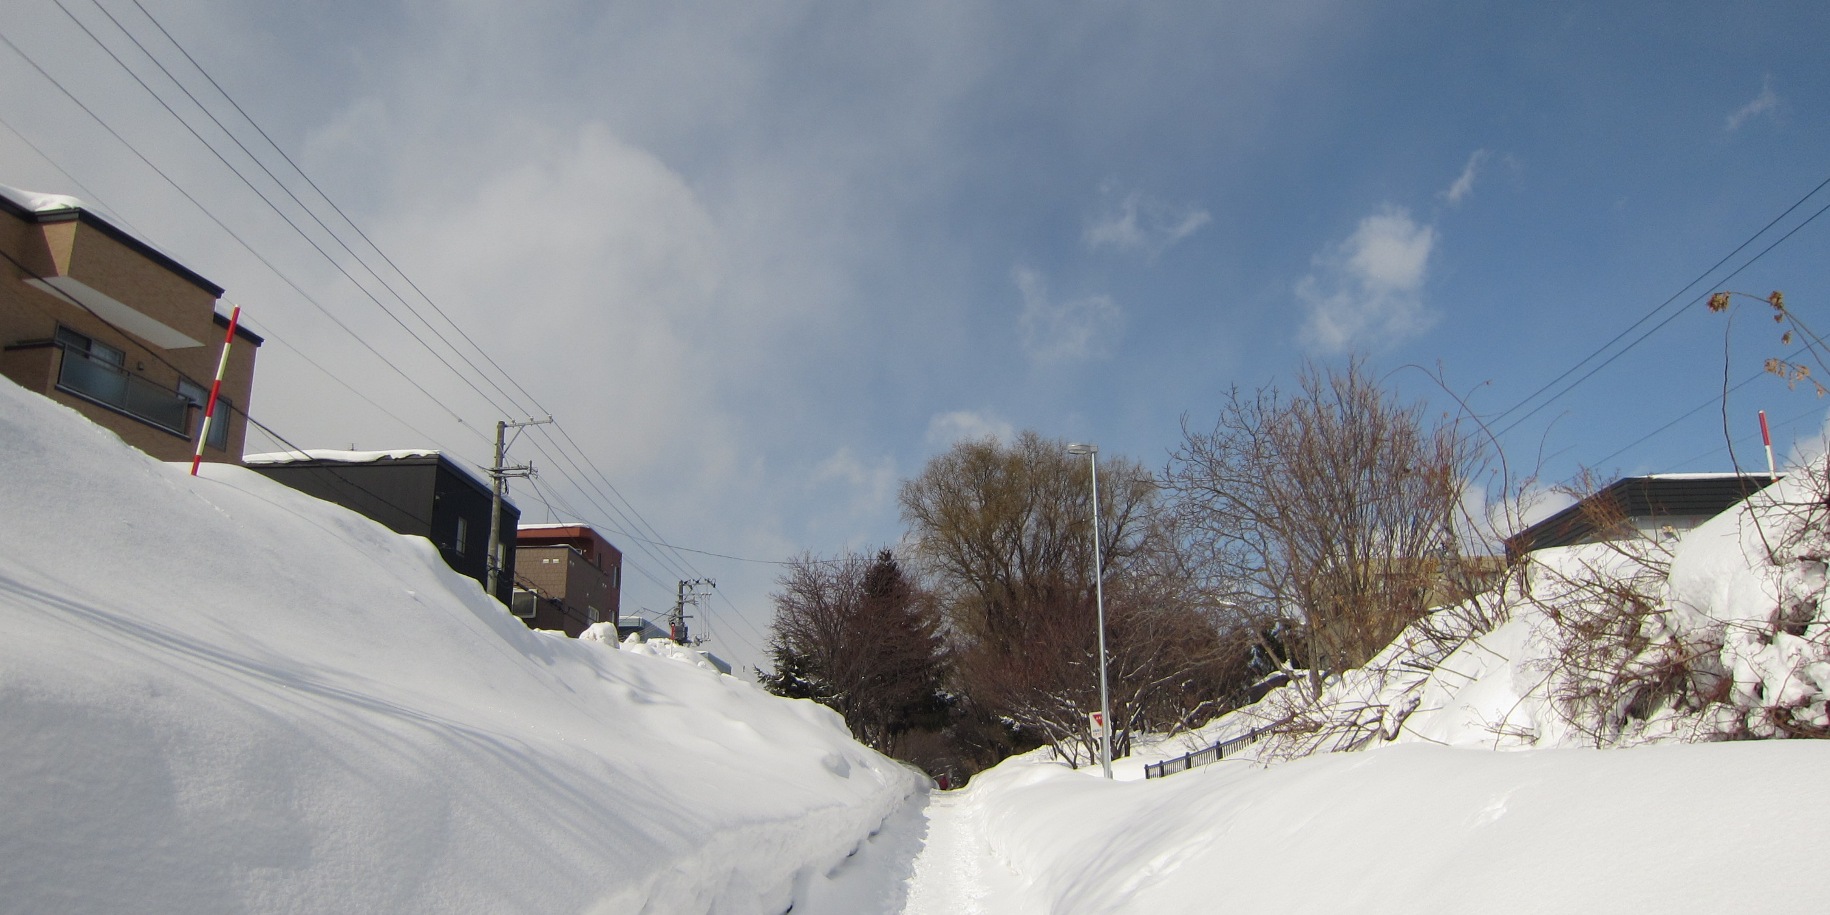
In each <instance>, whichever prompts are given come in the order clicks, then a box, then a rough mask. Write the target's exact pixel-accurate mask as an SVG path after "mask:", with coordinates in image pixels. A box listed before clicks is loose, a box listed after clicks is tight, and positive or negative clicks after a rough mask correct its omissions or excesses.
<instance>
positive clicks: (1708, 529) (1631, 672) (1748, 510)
mask: <svg viewBox="0 0 1830 915" xmlns="http://www.w3.org/2000/svg"><path fill="white" fill-rule="evenodd" d="M1826 492H1830V485H1826V481H1825V480H1824V478H1823V476H1822V475H1821V469H1813V470H1800V471H1794V472H1793V473H1792V474H1791V475H1789V476H1787V477H1786V478H1785V479H1782V480H1781V481H1780V482H1778V483H1776V484H1774V485H1773V486H1771V487H1769V488H1767V489H1766V490H1763V491H1762V492H1760V493H1757V494H1756V495H1755V496H1754V497H1753V498H1751V499H1750V500H1748V501H1747V502H1744V503H1742V504H1741V505H1739V506H1736V507H1735V508H1732V509H1730V510H1729V511H1727V512H1724V513H1723V514H1721V515H1719V516H1717V517H1716V518H1713V519H1711V520H1710V521H1708V522H1706V523H1705V524H1703V525H1701V526H1699V527H1697V528H1695V529H1693V530H1691V531H1689V532H1687V533H1686V534H1684V535H1683V537H1682V538H1681V539H1680V540H1679V541H1678V543H1677V544H1676V546H1675V548H1674V549H1673V550H1672V551H1671V552H1670V553H1669V554H1665V553H1664V552H1663V551H1661V550H1660V549H1658V548H1657V547H1655V546H1652V545H1650V544H1649V543H1630V544H1627V545H1625V546H1624V547H1623V546H1620V545H1607V544H1586V545H1581V546H1572V547H1562V548H1558V549H1553V550H1542V551H1539V552H1536V553H1533V554H1531V556H1530V557H1529V560H1528V562H1527V563H1526V565H1525V567H1524V570H1523V574H1522V575H1515V576H1513V577H1512V578H1511V579H1510V580H1508V582H1507V583H1506V585H1505V586H1504V587H1503V588H1502V589H1500V590H1499V591H1496V592H1494V593H1490V594H1488V595H1484V596H1482V597H1481V598H1478V599H1477V603H1473V604H1467V605H1461V606H1457V607H1450V608H1445V609H1443V610H1440V611H1438V612H1436V613H1434V614H1432V615H1431V616H1429V617H1427V618H1425V619H1424V620H1421V621H1419V622H1418V623H1417V624H1415V625H1413V626H1412V627H1410V628H1409V629H1407V630H1406V631H1405V632H1404V633H1403V634H1401V635H1400V636H1399V638H1398V639H1396V640H1395V641H1394V642H1393V643H1392V644H1391V645H1390V646H1389V647H1388V648H1386V650H1385V651H1383V652H1381V653H1380V655H1379V656H1377V657H1375V658H1374V659H1372V661H1370V662H1369V663H1368V664H1367V665H1366V666H1365V667H1363V668H1361V669H1358V670H1352V671H1347V672H1346V673H1344V674H1342V675H1340V676H1336V677H1332V678H1330V679H1329V680H1328V681H1327V682H1326V683H1324V687H1323V696H1322V699H1321V701H1320V702H1313V701H1311V700H1310V699H1309V698H1308V697H1307V695H1306V694H1305V693H1304V692H1303V691H1302V684H1297V685H1294V686H1290V687H1286V688H1284V689H1282V690H1278V691H1275V692H1273V693H1271V694H1269V695H1268V696H1266V697H1265V699H1264V700H1263V701H1261V702H1259V703H1258V704H1257V705H1255V706H1253V707H1250V708H1247V709H1243V710H1241V711H1240V712H1237V713H1235V714H1233V715H1230V716H1227V717H1226V718H1223V719H1221V720H1220V721H1218V722H1215V723H1214V724H1213V725H1210V726H1209V727H1207V728H1204V729H1202V731H1201V732H1199V733H1198V734H1197V735H1194V739H1192V740H1191V739H1185V740H1184V741H1182V743H1188V744H1192V743H1199V742H1200V741H1202V740H1205V739H1206V738H1209V737H1212V736H1218V735H1224V734H1231V733H1238V732H1243V731H1244V730H1246V729H1248V728H1250V727H1259V726H1264V725H1269V724H1276V723H1285V722H1295V723H1297V725H1298V726H1297V727H1295V728H1288V729H1287V730H1290V731H1291V733H1286V734H1283V735H1281V736H1280V737H1278V738H1277V739H1275V740H1272V741H1268V742H1265V743H1264V745H1262V746H1259V747H1257V748H1255V749H1254V750H1253V751H1252V752H1253V753H1254V754H1255V755H1257V756H1259V757H1262V758H1273V757H1276V758H1292V757H1301V756H1306V755H1308V754H1310V753H1315V752H1328V751H1336V750H1355V749H1361V748H1364V747H1367V746H1373V745H1377V744H1382V743H1407V742H1412V741H1422V742H1427V743H1433V744H1442V745H1447V746H1468V747H1472V746H1484V747H1488V748H1493V749H1522V748H1530V747H1554V746H1596V747H1610V746H1612V747H1619V746H1633V745H1638V744H1646V743H1660V742H1666V741H1708V740H1725V739H1742V738H1748V737H1755V738H1767V737H1786V736H1793V737H1800V736H1802V737H1826V736H1830V708H1827V705H1830V701H1827V700H1830V599H1826V598H1827V597H1830V581H1827V576H1826V567H1827V566H1826V563H1827V561H1830V534H1827V533H1826V532H1827V531H1830V498H1827V497H1826V495H1825V493H1826ZM1161 755H1163V756H1175V755H1178V754H1177V753H1174V752H1167V753H1162V754H1161Z"/></svg>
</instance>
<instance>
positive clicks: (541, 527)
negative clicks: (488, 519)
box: [519, 521, 591, 531]
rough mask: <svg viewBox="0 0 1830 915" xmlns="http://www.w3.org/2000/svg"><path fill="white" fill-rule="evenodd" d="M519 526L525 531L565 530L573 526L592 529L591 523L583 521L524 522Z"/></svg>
mask: <svg viewBox="0 0 1830 915" xmlns="http://www.w3.org/2000/svg"><path fill="white" fill-rule="evenodd" d="M519 527H520V529H521V530H524V531H552V530H563V529H566V528H573V527H582V528H585V529H587V530H588V529H590V527H591V525H589V524H586V523H584V522H583V521H557V522H552V523H543V524H522V525H519Z"/></svg>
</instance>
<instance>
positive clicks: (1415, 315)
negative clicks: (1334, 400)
mask: <svg viewBox="0 0 1830 915" xmlns="http://www.w3.org/2000/svg"><path fill="white" fill-rule="evenodd" d="M1435 247H1436V228H1435V227H1434V226H1429V225H1418V224H1417V223H1416V222H1415V221H1413V220H1412V219H1411V216H1410V213H1409V212H1407V211H1406V210H1404V209H1402V208H1398V207H1387V208H1386V209H1385V210H1383V211H1381V212H1379V213H1375V214H1374V215H1371V216H1368V217H1366V218H1365V219H1362V220H1360V225H1359V227H1358V228H1356V229H1355V230H1354V233H1353V235H1351V236H1349V237H1348V238H1347V240H1346V241H1344V242H1342V243H1341V244H1339V245H1336V246H1332V247H1330V248H1329V249H1328V250H1326V251H1323V252H1322V253H1321V254H1318V255H1316V257H1315V259H1314V262H1313V266H1314V269H1313V270H1312V271H1311V272H1310V273H1309V274H1308V275H1307V276H1304V277H1303V278H1302V279H1301V280H1299V281H1298V282H1297V284H1296V298H1297V301H1298V302H1300V303H1301V304H1302V306H1303V308H1304V309H1305V310H1307V311H1308V313H1309V317H1308V320H1306V321H1305V322H1304V323H1303V326H1302V329H1301V330H1300V331H1299V333H1298V339H1299V340H1300V341H1301V342H1302V343H1303V344H1304V345H1305V346H1308V347H1309V348H1311V349H1314V350H1317V351H1320V352H1324V353H1342V352H1346V351H1348V350H1350V349H1354V348H1357V347H1362V346H1378V345H1383V344H1390V343H1395V342H1397V341H1399V340H1403V339H1406V338H1409V337H1414V336H1416V335H1418V334H1420V333H1422V332H1424V331H1425V330H1428V329H1429V327H1430V325H1432V324H1433V323H1435V316H1433V315H1431V314H1430V313H1429V311H1428V310H1427V309H1425V307H1424V304H1423V284H1424V280H1425V278H1426V275H1427V273H1428V268H1429V261H1430V252H1431V251H1432V250H1434V248H1435Z"/></svg>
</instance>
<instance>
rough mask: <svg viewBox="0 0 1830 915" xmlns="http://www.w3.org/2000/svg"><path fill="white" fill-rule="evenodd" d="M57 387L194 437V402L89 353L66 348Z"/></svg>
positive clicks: (58, 372)
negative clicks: (191, 431) (191, 422)
mask: <svg viewBox="0 0 1830 915" xmlns="http://www.w3.org/2000/svg"><path fill="white" fill-rule="evenodd" d="M62 349H63V352H64V358H63V364H62V366H61V367H60V368H59V369H58V370H57V387H58V389H59V390H63V391H68V392H69V393H71V394H75V395H76V396H78V397H84V398H87V399H89V400H93V401H95V402H96V403H99V404H101V405H102V406H105V407H109V408H112V409H115V410H119V411H121V412H122V413H125V414H127V415H129V416H132V417H134V418H136V419H141V420H144V421H146V422H148V423H151V424H153V425H155V426H158V427H159V428H161V429H165V430H167V431H169V432H171V433H173V434H175V435H180V436H187V437H188V436H189V435H190V429H189V426H190V422H189V420H190V407H191V400H190V398H188V397H183V396H181V395H179V394H178V393H177V392H176V391H173V390H172V389H171V388H168V387H162V386H160V385H157V384H154V383H152V382H150V381H147V380H146V379H144V378H141V377H140V376H138V375H135V374H133V373H132V372H129V371H127V370H125V369H122V368H120V367H119V366H115V365H111V364H109V363H106V362H101V361H98V360H95V359H91V358H90V357H89V354H88V353H85V352H82V351H81V350H77V349H73V348H71V347H67V346H66V347H62Z"/></svg>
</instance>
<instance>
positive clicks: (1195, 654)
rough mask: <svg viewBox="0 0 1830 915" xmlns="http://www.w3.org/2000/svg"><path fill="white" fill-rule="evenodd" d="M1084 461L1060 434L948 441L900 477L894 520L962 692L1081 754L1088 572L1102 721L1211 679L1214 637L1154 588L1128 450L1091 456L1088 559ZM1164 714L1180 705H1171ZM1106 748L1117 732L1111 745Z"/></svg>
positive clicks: (1123, 718) (1144, 478) (1143, 713)
mask: <svg viewBox="0 0 1830 915" xmlns="http://www.w3.org/2000/svg"><path fill="white" fill-rule="evenodd" d="M1088 472H1089V468H1088V465H1087V462H1086V461H1084V460H1081V459H1079V458H1076V457H1074V456H1072V455H1069V454H1068V453H1067V452H1066V446H1065V444H1064V443H1062V442H1060V441H1055V440H1050V439H1044V438H1042V437H1041V436H1039V435H1037V434H1036V433H1034V432H1024V433H1023V434H1022V435H1020V436H1019V437H1018V438H1017V439H1016V440H1015V441H1014V442H1011V443H1009V444H1003V443H999V442H997V441H995V440H983V441H976V442H962V443H959V444H957V445H955V446H954V447H953V448H952V449H951V450H949V451H948V452H946V453H945V454H942V455H939V456H937V457H935V458H934V459H933V460H931V461H930V462H929V463H928V465H927V467H926V468H925V469H924V470H923V472H922V473H921V475H920V476H918V477H916V478H915V479H912V480H909V481H908V482H906V483H905V484H904V485H903V488H902V491H901V495H900V498H901V502H902V510H903V519H904V520H905V521H906V522H907V523H908V524H909V525H910V527H911V533H912V534H913V536H914V538H915V541H916V543H917V545H918V546H917V556H918V557H919V558H920V560H921V562H922V564H923V566H924V568H925V569H926V570H927V572H928V576H929V579H930V580H931V581H932V582H933V583H934V584H935V587H936V593H937V597H938V599H939V601H940V604H941V606H942V608H943V610H944V613H945V615H946V618H947V620H948V622H949V624H950V627H951V632H952V635H953V637H954V640H955V642H956V645H955V650H956V657H957V666H958V671H959V673H960V677H961V683H962V686H963V688H964V690H965V691H966V692H967V693H968V694H969V695H970V697H971V698H972V699H973V700H974V701H975V702H976V703H978V704H980V705H982V706H983V707H985V708H987V709H990V710H992V711H993V712H994V713H996V714H998V715H1000V716H1003V717H1004V718H1006V719H1007V720H1009V721H1011V722H1013V723H1015V724H1016V725H1017V726H1019V727H1020V728H1021V729H1022V730H1024V731H1025V732H1027V733H1029V734H1031V735H1033V736H1034V737H1035V738H1036V739H1040V740H1044V741H1047V742H1049V743H1051V744H1053V745H1054V746H1055V747H1056V749H1057V750H1058V751H1059V752H1061V753H1062V754H1063V755H1065V756H1066V757H1067V758H1069V759H1070V760H1073V761H1078V760H1079V759H1080V758H1081V756H1082V754H1083V753H1084V754H1085V758H1087V759H1089V760H1090V759H1091V758H1092V755H1093V754H1092V749H1093V746H1094V745H1093V743H1092V735H1091V732H1090V730H1089V727H1088V722H1087V719H1086V713H1087V712H1088V711H1090V710H1094V709H1097V708H1098V707H1099V696H1098V683H1099V669H1098V666H1097V665H1098V663H1099V658H1098V649H1097V642H1098V636H1099V632H1098V624H1097V613H1096V607H1095V602H1094V597H1095V595H1094V590H1095V589H1094V582H1095V576H1096V575H1099V576H1103V577H1104V579H1105V584H1106V597H1107V601H1106V611H1107V632H1106V636H1107V644H1108V653H1109V656H1110V668H1109V669H1110V672H1111V681H1112V683H1113V710H1112V711H1113V723H1114V725H1118V726H1123V727H1125V728H1126V735H1127V738H1128V729H1129V728H1130V727H1134V726H1139V725H1143V724H1148V725H1152V726H1156V725H1173V724H1175V723H1178V722H1179V721H1180V720H1181V717H1185V713H1186V712H1187V711H1188V710H1189V708H1191V707H1193V706H1198V705H1199V704H1200V703H1201V702H1203V701H1205V699H1206V698H1207V697H1209V696H1210V695H1211V694H1213V692H1214V690H1215V689H1217V687H1215V686H1213V681H1215V680H1217V675H1216V674H1215V673H1214V670H1215V669H1216V665H1217V659H1218V658H1219V657H1220V652H1219V650H1218V645H1219V637H1218V633H1216V632H1214V631H1213V629H1212V627H1211V626H1209V625H1208V624H1207V622H1206V620H1205V618H1203V617H1202V616H1201V614H1200V613H1199V611H1198V610H1197V609H1196V607H1195V606H1194V605H1193V604H1191V603H1189V602H1187V601H1186V600H1185V598H1186V597H1187V596H1188V592H1187V591H1186V589H1178V588H1176V587H1171V586H1167V585H1166V582H1169V581H1172V579H1169V578H1165V577H1163V576H1161V575H1157V574H1155V571H1156V570H1155V568H1154V567H1153V566H1152V565H1151V558H1152V557H1154V556H1156V555H1157V551H1158V550H1159V549H1160V547H1161V546H1162V545H1163V540H1162V537H1161V536H1160V534H1159V532H1158V530H1157V527H1156V524H1157V520H1158V518H1157V515H1158V505H1159V503H1158V498H1157V492H1158V490H1157V486H1156V482H1155V480H1154V479H1153V478H1152V476H1151V475H1150V473H1149V472H1148V471H1146V470H1144V468H1143V467H1142V466H1141V465H1139V464H1138V463H1136V462H1135V461H1129V460H1125V459H1123V458H1117V459H1108V460H1106V461H1104V462H1102V464H1101V467H1100V501H1101V504H1100V511H1099V518H1100V526H1101V531H1100V538H1101V541H1102V543H1103V544H1104V547H1105V548H1104V550H1103V551H1102V555H1101V560H1102V561H1101V568H1099V569H1098V570H1095V569H1094V568H1093V539H1092V503H1091V486H1090V482H1091V481H1090V480H1089V478H1088ZM1178 716H1180V717H1178ZM1118 749H1119V751H1120V753H1121V755H1122V753H1123V752H1124V747H1123V745H1122V744H1120V745H1119V747H1118Z"/></svg>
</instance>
